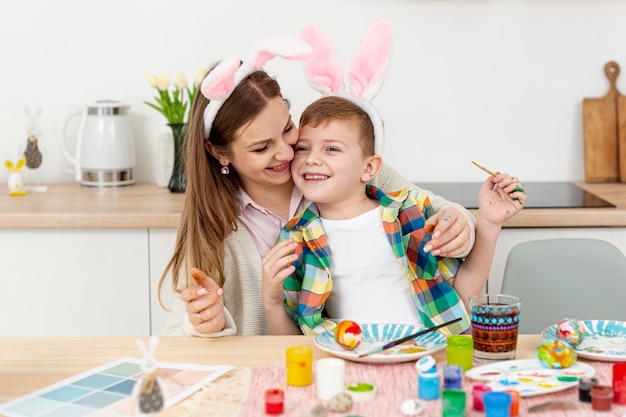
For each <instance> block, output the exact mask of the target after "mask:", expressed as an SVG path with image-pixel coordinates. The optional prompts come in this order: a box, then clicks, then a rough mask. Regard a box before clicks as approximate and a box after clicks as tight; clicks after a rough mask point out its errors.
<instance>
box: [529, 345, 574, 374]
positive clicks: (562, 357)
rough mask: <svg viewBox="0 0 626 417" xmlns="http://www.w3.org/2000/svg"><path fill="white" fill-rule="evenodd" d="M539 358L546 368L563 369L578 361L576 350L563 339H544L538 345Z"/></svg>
mask: <svg viewBox="0 0 626 417" xmlns="http://www.w3.org/2000/svg"><path fill="white" fill-rule="evenodd" d="M537 358H538V359H539V362H541V364H542V365H543V366H545V367H546V368H552V369H563V368H568V367H569V366H571V365H572V364H573V363H574V362H576V351H574V348H573V347H572V346H571V345H570V344H569V343H567V342H564V341H562V340H558V339H544V340H543V341H542V342H541V343H540V344H539V346H537Z"/></svg>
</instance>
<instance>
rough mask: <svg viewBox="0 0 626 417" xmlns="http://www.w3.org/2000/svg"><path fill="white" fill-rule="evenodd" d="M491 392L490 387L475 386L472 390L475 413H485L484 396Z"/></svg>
mask: <svg viewBox="0 0 626 417" xmlns="http://www.w3.org/2000/svg"><path fill="white" fill-rule="evenodd" d="M489 391H491V387H490V386H489V385H474V387H473V388H472V402H473V405H474V411H485V403H484V402H483V396H484V395H485V393H486V392H489Z"/></svg>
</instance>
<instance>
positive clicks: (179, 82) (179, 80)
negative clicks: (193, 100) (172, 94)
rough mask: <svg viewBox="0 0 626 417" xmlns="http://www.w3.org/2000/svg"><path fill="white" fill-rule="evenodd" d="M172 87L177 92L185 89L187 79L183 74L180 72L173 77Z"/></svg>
mask: <svg viewBox="0 0 626 417" xmlns="http://www.w3.org/2000/svg"><path fill="white" fill-rule="evenodd" d="M174 86H175V87H176V88H177V89H179V90H182V89H183V88H187V78H186V77H185V74H183V73H182V72H179V73H178V74H176V77H174Z"/></svg>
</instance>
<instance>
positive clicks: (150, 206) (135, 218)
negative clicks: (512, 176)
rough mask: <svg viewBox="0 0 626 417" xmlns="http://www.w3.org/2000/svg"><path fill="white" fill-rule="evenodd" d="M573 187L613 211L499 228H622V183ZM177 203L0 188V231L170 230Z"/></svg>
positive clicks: (73, 187)
mask: <svg viewBox="0 0 626 417" xmlns="http://www.w3.org/2000/svg"><path fill="white" fill-rule="evenodd" d="M576 184H577V185H579V186H580V187H582V188H584V189H585V190H587V191H590V192H592V193H594V194H596V195H598V196H599V197H601V198H603V199H605V200H607V201H609V202H611V203H613V204H615V205H616V206H617V207H615V208H574V209H567V208H555V209H538V208H533V209H525V210H522V211H521V212H520V213H519V214H517V215H516V216H515V217H514V218H512V219H511V220H510V221H509V222H507V223H506V225H505V227H512V228H513V227H525V228H526V227H611V226H614V227H626V183H598V184H591V183H584V182H579V183H576ZM183 200H184V194H174V193H171V192H170V191H169V190H168V189H167V188H163V187H159V186H157V185H156V184H134V185H131V186H128V187H121V188H114V189H106V190H101V189H92V188H87V187H82V186H81V185H79V184H48V191H47V192H45V193H29V194H27V195H26V196H23V197H9V196H8V193H7V187H6V185H2V186H0V229H103V228H111V229H116V228H117V229H120V228H124V229H132V228H142V229H143V228H172V229H175V228H177V227H178V224H179V221H180V210H181V208H182V204H183ZM472 211H475V210H472Z"/></svg>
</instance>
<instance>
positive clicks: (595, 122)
mask: <svg viewBox="0 0 626 417" xmlns="http://www.w3.org/2000/svg"><path fill="white" fill-rule="evenodd" d="M619 71H620V69H619V65H618V64H617V63H616V62H614V61H611V62H608V63H607V64H606V65H605V66H604V72H605V73H606V76H607V77H608V78H609V82H610V85H611V86H610V89H609V92H608V93H607V94H606V95H605V96H604V97H602V98H585V99H584V100H583V134H584V144H585V146H584V151H585V180H586V181H587V182H616V181H619V180H620V168H619V155H618V116H617V107H618V99H619V97H623V96H622V95H621V94H620V93H619V91H617V87H616V86H615V81H616V80H617V76H618V75H619ZM624 106H626V103H624ZM625 135H626V132H625ZM624 169H625V170H626V167H624ZM625 173H626V172H625Z"/></svg>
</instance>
